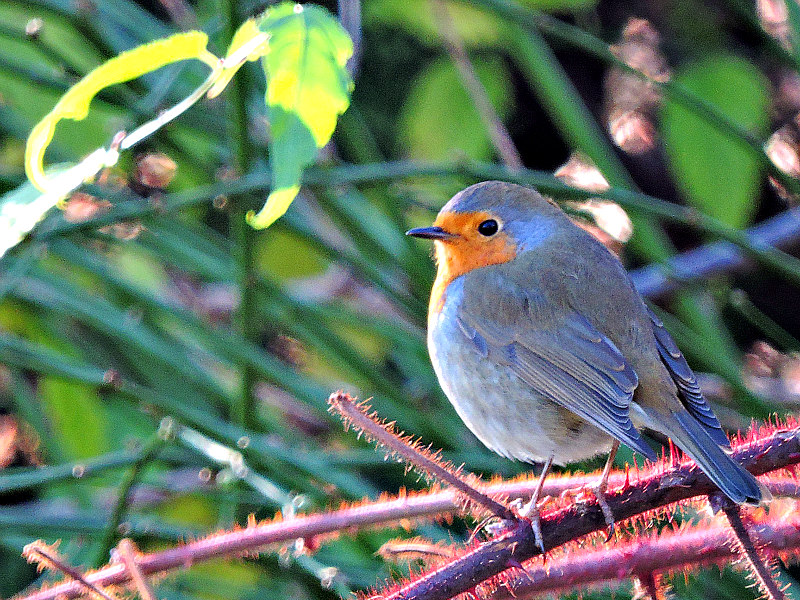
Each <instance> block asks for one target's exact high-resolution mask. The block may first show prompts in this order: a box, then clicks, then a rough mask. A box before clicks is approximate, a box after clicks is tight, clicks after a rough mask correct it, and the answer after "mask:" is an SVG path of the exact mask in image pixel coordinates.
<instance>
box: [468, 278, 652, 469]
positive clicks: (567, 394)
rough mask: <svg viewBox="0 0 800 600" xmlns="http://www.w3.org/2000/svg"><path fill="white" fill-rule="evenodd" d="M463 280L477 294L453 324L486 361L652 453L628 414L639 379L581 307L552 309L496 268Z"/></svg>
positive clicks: (611, 433) (470, 290)
mask: <svg viewBox="0 0 800 600" xmlns="http://www.w3.org/2000/svg"><path fill="white" fill-rule="evenodd" d="M464 285H465V289H464V292H465V295H466V296H467V297H469V298H471V299H475V300H474V301H471V302H469V303H464V302H462V303H461V306H460V308H459V312H458V315H457V319H458V322H459V326H460V329H461V331H462V332H463V333H464V335H465V336H466V338H467V339H469V340H471V341H472V343H473V344H474V345H475V347H476V349H477V350H478V351H479V352H480V353H481V354H482V355H484V356H485V357H486V359H487V360H494V361H496V362H498V363H502V364H505V365H507V366H508V367H509V368H510V369H511V370H512V371H513V372H514V373H516V375H517V376H519V377H520V379H522V380H523V381H525V382H526V383H527V384H528V385H530V386H531V388H532V391H533V392H534V393H535V394H538V395H540V396H543V397H545V398H548V399H549V400H551V401H553V402H555V403H557V404H560V405H561V406H563V407H565V408H567V409H569V410H570V411H572V412H574V413H575V414H577V415H578V416H580V417H581V418H583V419H584V420H586V421H588V422H589V423H591V424H592V425H594V426H596V427H598V428H600V429H602V430H603V431H605V432H606V433H608V434H609V435H611V436H613V437H615V438H616V439H618V440H620V441H621V442H623V443H625V444H626V445H628V446H629V447H631V448H632V449H634V450H636V451H638V452H641V453H642V454H644V455H645V456H647V457H649V458H655V453H654V452H653V450H652V449H651V448H650V447H649V446H648V445H647V444H646V443H645V442H644V440H643V439H642V438H641V436H640V434H639V432H638V431H637V430H636V428H635V427H634V425H633V423H632V422H631V418H630V410H629V409H630V404H631V400H632V398H633V392H634V390H635V389H636V386H637V385H638V378H637V376H636V373H635V372H634V371H633V369H632V368H631V366H630V364H628V362H627V361H626V360H625V357H624V356H622V354H621V353H620V351H619V350H618V349H617V347H616V346H615V345H614V343H613V342H612V341H611V340H610V339H609V338H607V337H606V336H605V335H603V334H602V333H601V332H599V331H598V330H597V329H596V328H595V327H593V326H592V324H591V323H590V322H589V321H588V320H587V319H586V318H585V317H584V316H583V315H581V314H580V313H578V312H576V311H574V310H571V309H566V310H563V311H555V310H553V308H552V306H550V305H548V303H546V302H544V301H543V299H542V298H536V297H534V296H532V294H531V293H526V292H525V290H523V289H522V288H521V287H520V286H518V285H517V284H515V283H514V282H513V281H511V280H510V279H509V278H507V277H504V276H502V274H498V273H497V272H496V270H494V271H493V270H492V269H479V270H476V271H472V272H471V273H470V274H469V275H468V276H467V278H466V280H465V282H464ZM543 323H546V324H547V325H546V326H543Z"/></svg>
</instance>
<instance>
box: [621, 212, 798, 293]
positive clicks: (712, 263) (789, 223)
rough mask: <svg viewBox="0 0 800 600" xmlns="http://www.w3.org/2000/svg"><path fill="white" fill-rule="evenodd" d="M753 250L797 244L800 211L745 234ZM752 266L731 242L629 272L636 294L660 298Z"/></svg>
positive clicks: (768, 221)
mask: <svg viewBox="0 0 800 600" xmlns="http://www.w3.org/2000/svg"><path fill="white" fill-rule="evenodd" d="M746 235H747V239H748V240H750V243H751V244H753V245H754V246H759V247H768V246H774V247H780V248H789V247H791V246H793V245H795V244H797V243H798V242H800V208H791V209H789V210H787V211H785V212H782V213H780V214H778V215H775V216H774V217H771V218H769V219H767V220H766V221H763V222H761V223H759V224H758V225H754V226H753V227H751V228H750V229H748V230H747V232H746ZM751 264H752V263H751V262H750V261H749V260H748V258H747V256H746V255H745V254H743V253H742V252H741V250H739V249H738V248H737V247H736V246H735V245H734V244H732V243H730V242H714V243H711V244H706V245H704V246H701V247H699V248H696V249H694V250H690V251H688V252H684V253H683V254H679V255H677V256H675V257H673V258H671V259H670V260H669V261H668V262H667V263H666V264H665V265H658V264H651V265H648V266H646V267H642V268H640V269H636V270H635V271H632V272H631V279H633V283H634V285H635V286H636V289H637V290H639V293H640V294H642V295H643V296H645V297H647V298H660V297H663V296H666V295H668V294H670V293H672V292H674V291H676V290H677V289H679V288H681V287H684V286H686V285H687V284H690V283H692V282H696V281H698V282H699V281H705V280H706V279H708V278H709V277H714V276H716V275H722V274H725V273H734V272H738V271H741V270H743V269H745V268H747V267H748V266H750V265H751Z"/></svg>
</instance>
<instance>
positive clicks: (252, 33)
mask: <svg viewBox="0 0 800 600" xmlns="http://www.w3.org/2000/svg"><path fill="white" fill-rule="evenodd" d="M257 38H261V39H262V41H261V42H260V43H258V42H256V46H255V48H254V49H253V51H252V52H249V53H248V54H247V56H246V57H244V59H243V60H241V61H233V60H232V59H233V57H234V56H235V54H236V52H237V51H238V50H239V49H240V48H242V47H243V46H244V45H245V44H249V43H250V42H253V41H256V39H257ZM268 42H269V37H268V36H267V35H265V34H264V33H262V31H261V30H260V29H259V28H258V24H257V23H256V20H255V19H247V21H245V22H244V23H242V25H241V26H240V27H239V29H237V30H236V33H234V34H233V39H232V40H231V45H230V46H229V47H228V52H227V54H226V55H225V60H226V61H228V62H230V63H231V64H226V65H225V66H224V67H223V70H222V73H221V74H220V76H219V79H217V81H216V83H214V87H212V88H211V89H210V90H209V91H208V97H209V98H216V97H217V96H219V94H220V93H221V92H222V90H224V89H225V87H226V86H227V85H228V83H230V80H231V79H233V76H234V75H236V71H238V70H239V68H240V67H241V66H242V65H243V64H244V63H245V61H248V60H258V59H259V58H261V57H262V56H264V54H266V53H267V51H268V50H269V43H268Z"/></svg>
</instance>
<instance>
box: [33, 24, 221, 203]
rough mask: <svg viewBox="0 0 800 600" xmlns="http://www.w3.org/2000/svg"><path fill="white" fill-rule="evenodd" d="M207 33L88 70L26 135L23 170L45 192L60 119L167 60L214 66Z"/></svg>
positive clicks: (79, 113)
mask: <svg viewBox="0 0 800 600" xmlns="http://www.w3.org/2000/svg"><path fill="white" fill-rule="evenodd" d="M207 43H208V36H207V35H206V34H205V33H202V32H200V31H189V32H186V33H178V34H175V35H172V36H170V37H168V38H165V39H163V40H157V41H155V42H151V43H149V44H144V45H143V46H139V47H138V48H134V49H133V50H129V51H127V52H123V53H122V54H120V55H119V56H117V57H115V58H112V59H111V60H109V61H108V62H106V63H104V64H102V65H100V66H99V67H97V68H96V69H94V70H92V71H91V72H89V73H88V74H87V75H86V76H85V77H84V78H83V79H81V80H80V81H79V82H78V83H76V84H75V85H74V86H72V87H71V88H70V89H69V90H68V91H67V93H66V94H64V95H63V96H62V97H61V100H59V101H58V104H56V105H55V107H54V108H53V110H51V111H50V112H49V113H48V114H47V115H46V116H45V117H44V119H42V120H41V121H39V123H37V125H36V126H35V127H34V128H33V131H31V133H30V135H29V136H28V142H27V146H26V147H25V172H26V173H27V175H28V178H29V179H30V180H31V181H32V182H33V184H34V185H35V186H36V187H37V188H38V189H40V190H41V191H43V192H46V191H48V188H49V185H48V183H49V182H48V179H47V177H46V176H45V174H44V166H43V160H44V153H45V150H46V149H47V146H48V145H49V144H50V141H51V140H52V139H53V134H54V133H55V128H56V124H57V123H58V122H59V121H60V120H61V119H74V120H76V121H80V120H82V119H85V118H86V115H87V114H88V113H89V105H90V103H91V101H92V99H93V98H94V97H95V96H96V95H97V93H98V92H100V90H102V89H103V88H106V87H109V86H111V85H114V84H117V83H123V82H125V81H130V80H131V79H136V78H137V77H140V76H142V75H144V74H145V73H149V72H151V71H155V70H156V69H159V68H161V67H163V66H165V65H168V64H170V63H174V62H178V61H181V60H187V59H191V58H196V59H199V60H202V61H203V62H205V63H206V64H208V65H209V66H210V67H211V68H212V69H213V68H216V66H217V63H218V59H217V58H216V57H215V56H214V55H213V54H211V53H210V52H209V51H208V50H206V44H207Z"/></svg>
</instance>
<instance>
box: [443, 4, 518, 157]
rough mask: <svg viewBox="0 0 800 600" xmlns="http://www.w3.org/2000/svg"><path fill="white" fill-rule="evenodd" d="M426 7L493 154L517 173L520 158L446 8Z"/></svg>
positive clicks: (444, 6) (444, 5) (445, 6)
mask: <svg viewBox="0 0 800 600" xmlns="http://www.w3.org/2000/svg"><path fill="white" fill-rule="evenodd" d="M429 3H430V6H431V13H432V15H433V18H434V19H435V21H436V24H437V26H438V28H439V32H440V33H441V34H442V37H443V38H444V42H445V43H444V45H445V48H446V49H447V53H448V54H449V55H450V58H451V59H452V61H453V64H454V65H455V66H456V69H457V70H458V74H459V77H460V78H461V83H462V84H463V85H464V89H465V90H466V91H467V93H468V94H469V96H470V98H471V99H472V104H473V105H474V106H475V108H476V109H477V111H478V114H479V115H480V118H481V121H483V124H484V126H485V127H486V131H487V132H488V133H489V137H490V138H491V140H492V144H493V145H494V147H495V150H497V154H498V155H499V156H500V159H501V160H502V161H503V163H504V164H505V165H506V166H507V167H509V168H511V169H521V168H522V167H523V166H524V165H523V162H522V157H520V155H519V152H518V151H517V147H516V146H515V145H514V142H513V140H512V139H511V135H510V134H509V133H508V130H507V129H506V127H505V125H503V121H502V120H501V119H500V117H499V116H498V114H497V111H495V109H494V106H492V101H491V99H490V98H489V94H488V93H487V92H486V88H485V87H484V86H483V84H482V83H481V80H480V79H478V74H477V73H476V72H475V67H474V66H473V65H472V62H471V61H470V60H469V56H468V55H467V51H466V50H465V48H464V44H463V43H462V41H461V38H460V37H459V35H458V31H456V28H455V25H454V24H453V19H452V17H451V16H450V12H449V10H448V8H447V4H445V2H444V1H443V0H430V2H429Z"/></svg>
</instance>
